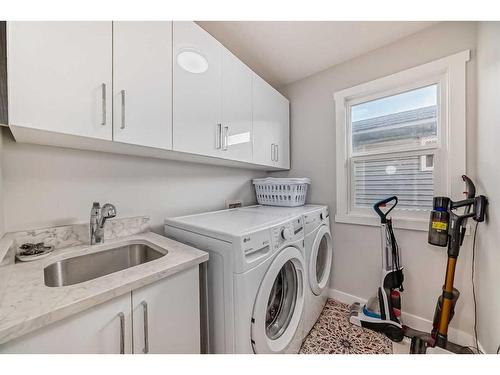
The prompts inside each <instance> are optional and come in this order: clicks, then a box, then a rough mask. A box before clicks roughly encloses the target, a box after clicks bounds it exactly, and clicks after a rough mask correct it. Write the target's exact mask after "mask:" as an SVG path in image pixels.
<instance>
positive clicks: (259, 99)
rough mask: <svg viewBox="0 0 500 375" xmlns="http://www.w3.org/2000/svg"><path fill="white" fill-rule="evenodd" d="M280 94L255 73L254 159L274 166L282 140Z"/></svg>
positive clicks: (253, 91) (255, 161)
mask: <svg viewBox="0 0 500 375" xmlns="http://www.w3.org/2000/svg"><path fill="white" fill-rule="evenodd" d="M280 96H281V95H279V93H278V92H277V91H276V90H274V89H273V88H272V87H271V86H270V85H269V84H268V83H267V82H265V81H264V80H263V79H262V78H260V77H259V76H257V75H256V74H254V75H253V89H252V97H253V131H254V143H253V161H254V163H256V164H262V165H269V166H274V165H275V163H276V160H279V157H277V156H276V154H277V147H276V145H277V144H278V143H279V142H280V134H281V133H280V128H281V126H282V121H283V119H282V115H281V112H280V110H279V106H280V104H281V97H280ZM278 148H279V146H278Z"/></svg>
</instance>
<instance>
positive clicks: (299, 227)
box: [271, 216, 304, 250]
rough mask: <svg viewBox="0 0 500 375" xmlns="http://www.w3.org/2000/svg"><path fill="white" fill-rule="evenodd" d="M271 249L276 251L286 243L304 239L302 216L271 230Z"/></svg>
mask: <svg viewBox="0 0 500 375" xmlns="http://www.w3.org/2000/svg"><path fill="white" fill-rule="evenodd" d="M271 233H272V241H273V249H274V250H276V249H278V248H280V247H282V246H284V245H285V244H286V243H288V242H295V241H297V240H299V239H301V238H304V222H303V220H302V216H299V217H297V218H295V219H293V220H290V221H288V222H286V223H284V224H281V225H277V226H275V227H273V228H272V230H271Z"/></svg>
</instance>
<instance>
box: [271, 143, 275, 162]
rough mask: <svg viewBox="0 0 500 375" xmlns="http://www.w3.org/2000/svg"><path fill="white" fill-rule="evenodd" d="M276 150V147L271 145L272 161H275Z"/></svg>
mask: <svg viewBox="0 0 500 375" xmlns="http://www.w3.org/2000/svg"><path fill="white" fill-rule="evenodd" d="M274 149H275V145H274V143H271V161H274Z"/></svg>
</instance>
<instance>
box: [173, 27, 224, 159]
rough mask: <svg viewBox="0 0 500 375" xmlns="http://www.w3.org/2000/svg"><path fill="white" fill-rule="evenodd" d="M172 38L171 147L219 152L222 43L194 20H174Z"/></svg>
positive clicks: (183, 149) (205, 153) (212, 154)
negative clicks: (172, 96)
mask: <svg viewBox="0 0 500 375" xmlns="http://www.w3.org/2000/svg"><path fill="white" fill-rule="evenodd" d="M173 40H174V48H173V53H174V55H173V65H174V66H173V74H174V76H173V86H174V89H173V93H174V94H173V95H174V98H173V132H174V134H173V149H174V150H176V151H184V152H190V153H193V154H201V155H209V156H220V153H221V150H220V149H221V144H220V140H221V135H220V132H221V87H222V82H221V77H222V75H221V74H222V73H221V65H222V64H221V59H222V56H221V55H222V46H221V44H220V43H219V42H218V41H217V40H215V39H214V38H213V37H212V36H211V35H210V34H208V33H207V32H206V31H204V30H203V29H202V28H200V27H199V26H198V25H196V24H195V23H194V22H174V28H173Z"/></svg>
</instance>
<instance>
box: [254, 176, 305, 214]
mask: <svg viewBox="0 0 500 375" xmlns="http://www.w3.org/2000/svg"><path fill="white" fill-rule="evenodd" d="M310 183H311V180H310V179H309V178H273V177H268V178H256V179H254V180H253V184H254V185H255V193H256V195H257V201H258V202H259V204H263V205H267V206H282V207H296V206H303V205H304V204H305V203H306V195H307V186H308V185H309V184H310Z"/></svg>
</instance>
